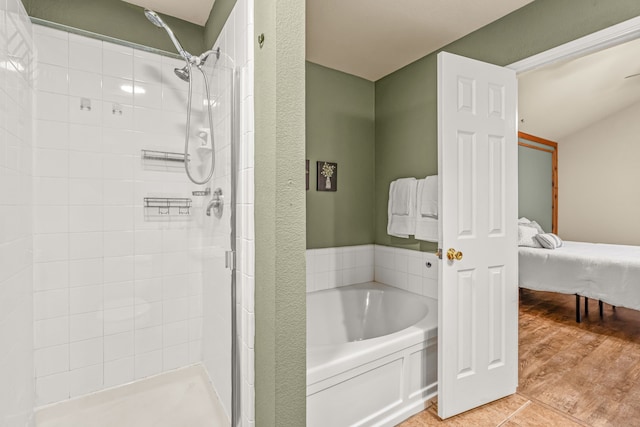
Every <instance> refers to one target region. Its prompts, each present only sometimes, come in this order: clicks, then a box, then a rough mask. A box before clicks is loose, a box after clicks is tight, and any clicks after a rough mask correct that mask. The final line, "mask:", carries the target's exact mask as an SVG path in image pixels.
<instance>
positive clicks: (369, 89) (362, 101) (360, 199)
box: [306, 62, 375, 249]
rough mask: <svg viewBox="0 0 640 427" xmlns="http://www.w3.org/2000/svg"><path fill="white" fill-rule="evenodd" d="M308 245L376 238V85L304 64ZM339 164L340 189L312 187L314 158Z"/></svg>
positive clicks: (361, 242) (366, 241) (365, 241)
mask: <svg viewBox="0 0 640 427" xmlns="http://www.w3.org/2000/svg"><path fill="white" fill-rule="evenodd" d="M306 71H307V76H306V82H307V83H306V92H307V94H306V96H307V101H306V127H307V129H306V157H307V159H309V191H307V248H308V249H311V248H325V247H334V246H350V245H364V244H372V243H373V242H374V225H373V221H374V217H375V214H374V196H375V193H374V175H375V174H374V158H375V156H374V152H375V133H374V130H375V129H374V121H375V111H374V84H373V82H371V81H369V80H365V79H362V78H359V77H355V76H352V75H350V74H346V73H343V72H340V71H336V70H332V69H330V68H326V67H323V66H321V65H317V64H314V63H311V62H307V65H306ZM317 161H328V162H335V163H338V191H336V192H332V191H316V178H317V175H316V173H317V172H316V170H317V168H316V162H317Z"/></svg>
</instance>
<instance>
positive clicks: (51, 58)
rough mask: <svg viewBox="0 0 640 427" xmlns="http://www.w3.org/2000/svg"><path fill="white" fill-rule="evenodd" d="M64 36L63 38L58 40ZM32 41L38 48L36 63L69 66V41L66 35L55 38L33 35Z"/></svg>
mask: <svg viewBox="0 0 640 427" xmlns="http://www.w3.org/2000/svg"><path fill="white" fill-rule="evenodd" d="M62 34H64V37H65V38H60V37H61V36H62ZM34 39H35V42H36V46H37V48H38V62H39V63H40V64H52V65H59V66H62V67H67V66H68V65H69V41H68V38H67V36H66V33H61V34H58V35H57V37H51V36H50V35H44V34H37V33H36V34H35V35H34Z"/></svg>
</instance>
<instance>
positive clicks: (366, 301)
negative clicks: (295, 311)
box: [307, 282, 438, 427]
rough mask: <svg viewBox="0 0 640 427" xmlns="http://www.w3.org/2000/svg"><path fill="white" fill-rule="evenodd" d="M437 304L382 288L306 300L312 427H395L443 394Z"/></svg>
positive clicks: (331, 293) (352, 288)
mask: <svg viewBox="0 0 640 427" xmlns="http://www.w3.org/2000/svg"><path fill="white" fill-rule="evenodd" d="M437 326H438V314H437V301H436V300H434V299H431V298H426V297H422V296H420V295H416V294H412V293H409V292H405V291H402V290H400V289H396V288H393V287H390V286H386V285H383V284H380V283H375V282H369V283H361V284H358V285H351V286H345V287H342V288H336V289H329V290H325V291H319V292H312V293H309V294H307V426H322V427H325V426H332V427H342V426H393V425H396V424H397V423H398V422H400V421H402V420H404V419H406V418H408V417H409V416H411V415H413V414H415V413H417V412H420V411H421V410H423V409H424V408H425V403H426V402H427V401H428V400H429V399H431V398H432V397H434V396H435V395H436V391H437V369H438V364H437V353H438V352H437Z"/></svg>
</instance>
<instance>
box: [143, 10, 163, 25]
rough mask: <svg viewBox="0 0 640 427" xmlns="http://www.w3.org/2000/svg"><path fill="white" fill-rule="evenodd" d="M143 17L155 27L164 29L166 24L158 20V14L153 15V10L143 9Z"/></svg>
mask: <svg viewBox="0 0 640 427" xmlns="http://www.w3.org/2000/svg"><path fill="white" fill-rule="evenodd" d="M144 15H145V16H146V17H147V19H148V20H149V21H151V23H152V24H153V25H155V26H156V27H160V28H163V27H166V25H167V24H165V23H164V21H163V20H162V18H160V16H158V14H157V13H155V12H154V11H153V10H149V9H145V10H144Z"/></svg>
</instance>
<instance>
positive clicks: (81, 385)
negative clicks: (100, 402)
mask: <svg viewBox="0 0 640 427" xmlns="http://www.w3.org/2000/svg"><path fill="white" fill-rule="evenodd" d="M102 386H103V366H102V364H100V365H93V366H88V367H85V368H79V369H74V370H71V371H69V395H70V396H71V397H76V396H82V395H83V394H87V393H91V392H94V391H97V390H100V389H101V388H102Z"/></svg>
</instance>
